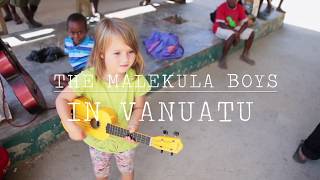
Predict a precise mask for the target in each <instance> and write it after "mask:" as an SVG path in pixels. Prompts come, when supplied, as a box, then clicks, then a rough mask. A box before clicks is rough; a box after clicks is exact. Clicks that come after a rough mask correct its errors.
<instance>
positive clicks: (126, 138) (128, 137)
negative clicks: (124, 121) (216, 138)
mask: <svg viewBox="0 0 320 180" xmlns="http://www.w3.org/2000/svg"><path fill="white" fill-rule="evenodd" d="M135 131H136V128H134V127H129V133H130V134H129V135H127V136H126V137H124V139H125V140H126V141H128V142H129V143H134V144H137V141H136V140H135V139H134V137H133V133H134V132H135Z"/></svg>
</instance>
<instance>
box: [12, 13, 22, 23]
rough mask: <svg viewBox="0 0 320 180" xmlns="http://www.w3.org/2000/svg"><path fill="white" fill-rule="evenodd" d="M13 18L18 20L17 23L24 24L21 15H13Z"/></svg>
mask: <svg viewBox="0 0 320 180" xmlns="http://www.w3.org/2000/svg"><path fill="white" fill-rule="evenodd" d="M13 19H14V21H15V22H16V24H22V20H21V19H20V17H19V15H18V14H16V15H13Z"/></svg>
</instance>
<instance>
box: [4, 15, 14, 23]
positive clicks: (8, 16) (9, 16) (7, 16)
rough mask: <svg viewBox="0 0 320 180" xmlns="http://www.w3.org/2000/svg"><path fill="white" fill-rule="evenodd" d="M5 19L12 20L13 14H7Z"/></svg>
mask: <svg viewBox="0 0 320 180" xmlns="http://www.w3.org/2000/svg"><path fill="white" fill-rule="evenodd" d="M4 21H5V22H7V21H12V16H11V15H6V16H5V17H4Z"/></svg>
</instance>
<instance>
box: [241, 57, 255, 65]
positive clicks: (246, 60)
mask: <svg viewBox="0 0 320 180" xmlns="http://www.w3.org/2000/svg"><path fill="white" fill-rule="evenodd" d="M240 59H241V60H242V61H244V62H246V63H248V64H250V65H255V62H254V60H252V59H250V58H249V57H248V56H244V55H241V57H240Z"/></svg>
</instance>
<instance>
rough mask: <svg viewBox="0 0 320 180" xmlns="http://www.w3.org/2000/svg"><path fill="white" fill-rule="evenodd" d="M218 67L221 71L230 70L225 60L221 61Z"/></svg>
mask: <svg viewBox="0 0 320 180" xmlns="http://www.w3.org/2000/svg"><path fill="white" fill-rule="evenodd" d="M218 66H219V67H220V68H221V69H227V68H228V66H227V62H226V61H225V60H220V61H219V64H218Z"/></svg>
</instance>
